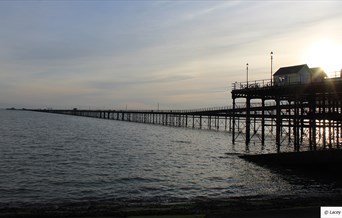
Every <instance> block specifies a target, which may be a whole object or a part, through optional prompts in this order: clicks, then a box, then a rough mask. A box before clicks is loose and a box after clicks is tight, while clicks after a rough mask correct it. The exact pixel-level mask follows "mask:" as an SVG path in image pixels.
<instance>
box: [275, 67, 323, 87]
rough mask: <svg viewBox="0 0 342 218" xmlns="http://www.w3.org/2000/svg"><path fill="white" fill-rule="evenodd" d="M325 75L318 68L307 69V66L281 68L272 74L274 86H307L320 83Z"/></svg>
mask: <svg viewBox="0 0 342 218" xmlns="http://www.w3.org/2000/svg"><path fill="white" fill-rule="evenodd" d="M326 77H327V74H326V73H325V72H324V71H323V69H322V68H320V67H315V68H309V67H308V65H306V64H302V65H296V66H289V67H281V68H279V70H277V71H276V72H275V73H274V74H273V81H274V85H276V86H283V85H290V84H298V83H299V84H308V83H312V82H322V81H323V80H324V79H325V78H326Z"/></svg>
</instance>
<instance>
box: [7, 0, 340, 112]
mask: <svg viewBox="0 0 342 218" xmlns="http://www.w3.org/2000/svg"><path fill="white" fill-rule="evenodd" d="M341 8H342V1H317V0H316V1H304V0H303V1H290V0H289V1H275V0H272V1H256V0H255V1H246V0H244V1H209V0H208V1H204V0H202V1H200V0H197V1H196V0H190V1H185V0H184V1H182V0H174V1H162V0H155V1H144V0H136V1H133V0H131V1H114V0H113V1H105V0H102V1H95V0H94V1H92V0H70V1H68V0H64V1H57V0H55V1H24V0H22V1H10V0H8V1H7V0H2V1H0V28H1V29H0V108H6V107H19V108H22V107H25V108H61V109H66V108H75V107H77V108H80V109H125V108H127V109H157V108H158V106H159V108H160V109H195V108H205V107H215V106H229V105H231V87H232V83H233V82H243V81H246V63H248V66H249V70H248V73H249V75H248V76H249V80H250V81H253V80H264V79H265V80H269V79H270V77H271V58H270V52H271V51H272V52H273V53H274V54H273V64H272V65H273V72H274V71H276V70H277V69H278V68H280V67H284V66H292V65H299V64H308V65H309V67H318V66H320V67H323V69H325V70H326V72H328V73H329V74H330V72H334V71H339V70H340V69H342V58H341V51H342V26H341V24H342V13H341Z"/></svg>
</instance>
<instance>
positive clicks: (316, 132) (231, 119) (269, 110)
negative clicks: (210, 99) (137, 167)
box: [32, 78, 342, 152]
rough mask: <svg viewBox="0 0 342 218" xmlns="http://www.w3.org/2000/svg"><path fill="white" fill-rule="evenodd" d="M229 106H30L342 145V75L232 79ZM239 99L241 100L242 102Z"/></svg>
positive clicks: (296, 143) (259, 139)
mask: <svg viewBox="0 0 342 218" xmlns="http://www.w3.org/2000/svg"><path fill="white" fill-rule="evenodd" d="M231 94H232V100H233V105H232V106H231V107H227V106H225V107H215V108H203V109H195V110H79V109H76V108H75V109H73V110H56V109H35V110H32V111H39V112H48V113H58V114H66V115H74V116H84V117H93V118H102V119H109V120H120V121H129V122H138V123H147V124H157V125H164V126H174V127H184V128H197V129H208V130H216V131H227V132H231V134H232V143H233V144H235V142H236V141H238V140H242V141H244V142H245V144H246V150H248V146H249V144H250V143H251V141H253V142H254V144H255V143H260V144H261V145H264V144H265V138H266V137H271V138H272V139H274V140H275V144H276V146H277V151H278V152H281V145H282V144H284V143H286V144H290V145H293V150H294V151H301V146H302V145H306V146H307V147H309V150H320V149H339V148H340V147H341V145H342V138H341V133H342V115H341V113H342V79H341V78H332V79H325V80H324V81H321V82H315V83H309V84H298V83H297V84H288V85H284V86H281V85H274V84H272V85H271V83H269V82H267V81H266V82H265V81H254V82H248V83H233V87H232V92H231ZM237 99H240V100H241V99H242V101H240V102H238V101H237Z"/></svg>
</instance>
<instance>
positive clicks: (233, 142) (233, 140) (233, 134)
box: [232, 98, 235, 145]
mask: <svg viewBox="0 0 342 218" xmlns="http://www.w3.org/2000/svg"><path fill="white" fill-rule="evenodd" d="M232 117H233V125H232V129H233V130H232V144H233V145H235V98H233V116H232Z"/></svg>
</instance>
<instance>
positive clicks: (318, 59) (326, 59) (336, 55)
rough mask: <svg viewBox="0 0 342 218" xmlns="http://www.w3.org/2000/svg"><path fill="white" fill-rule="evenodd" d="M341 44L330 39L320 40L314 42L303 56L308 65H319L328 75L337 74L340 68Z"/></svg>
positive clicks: (341, 67) (341, 66) (341, 60)
mask: <svg viewBox="0 0 342 218" xmlns="http://www.w3.org/2000/svg"><path fill="white" fill-rule="evenodd" d="M341 54H342V45H341V44H338V43H336V42H334V41H332V40H327V39H326V40H322V41H319V42H316V43H314V44H313V45H312V46H311V47H310V49H309V50H308V53H307V54H306V56H305V60H306V63H307V64H308V65H309V67H321V68H322V69H323V70H324V71H325V72H326V73H327V75H328V77H334V76H335V75H339V73H340V70H341V69H342V57H341Z"/></svg>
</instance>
